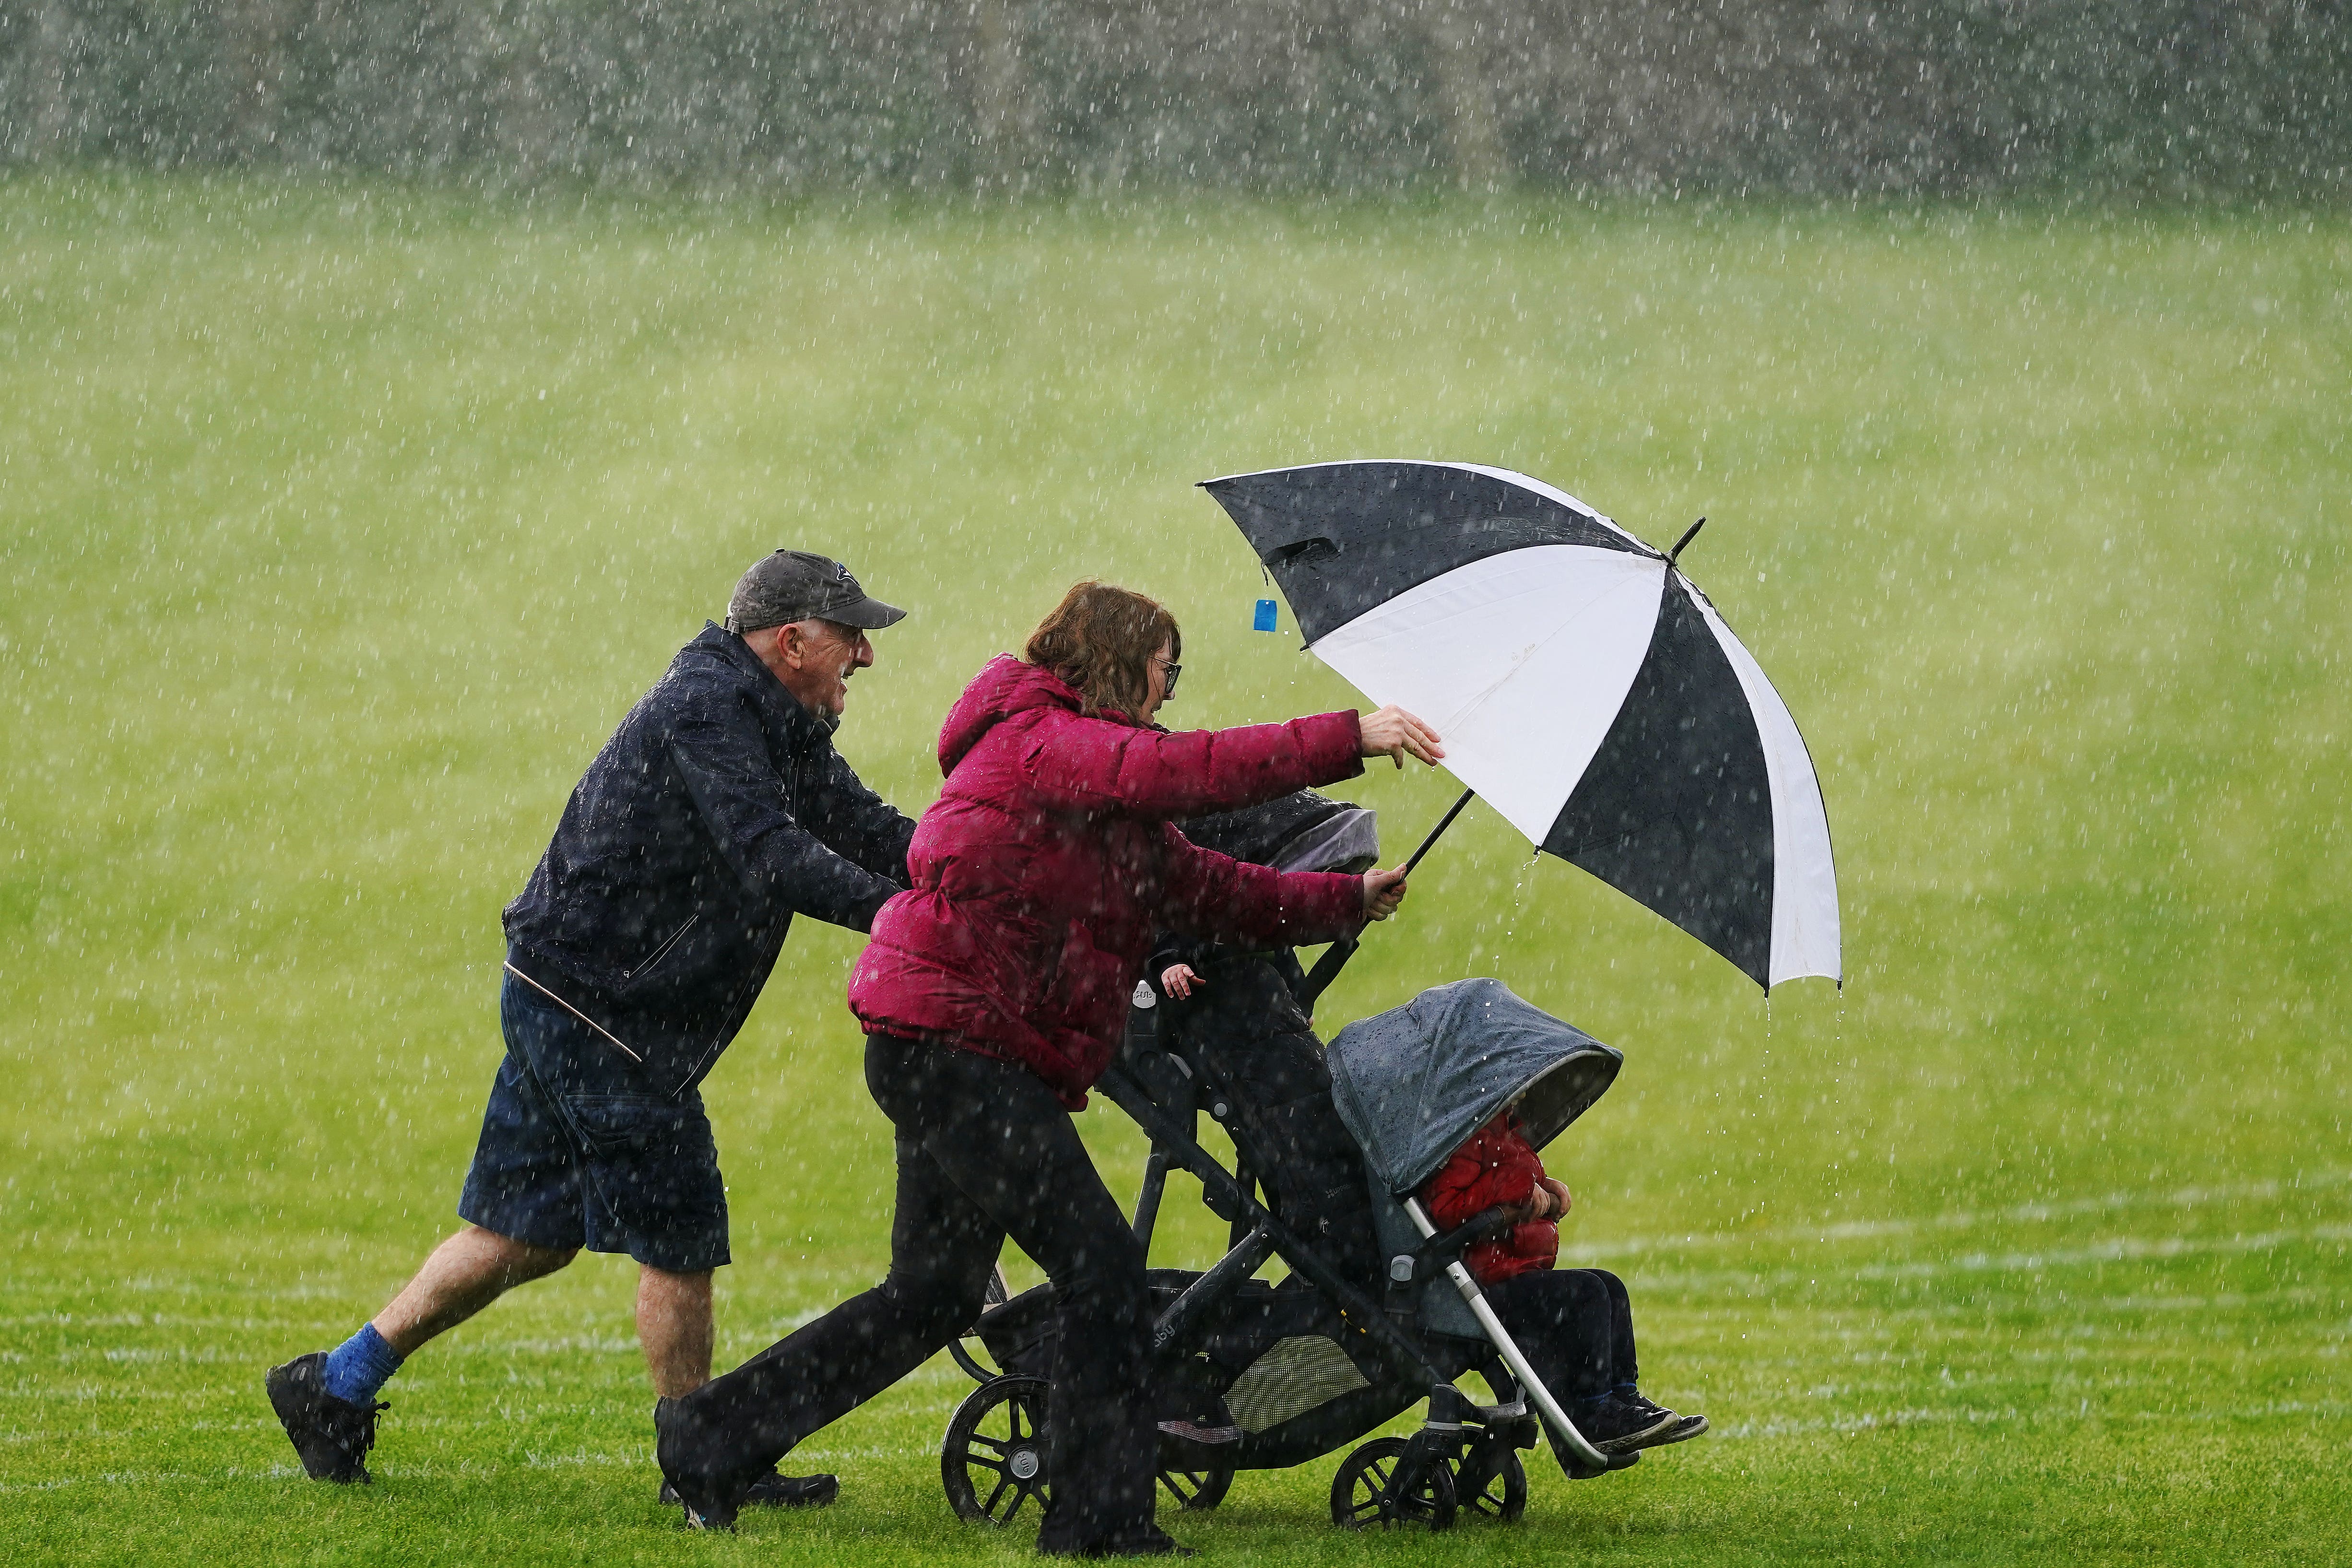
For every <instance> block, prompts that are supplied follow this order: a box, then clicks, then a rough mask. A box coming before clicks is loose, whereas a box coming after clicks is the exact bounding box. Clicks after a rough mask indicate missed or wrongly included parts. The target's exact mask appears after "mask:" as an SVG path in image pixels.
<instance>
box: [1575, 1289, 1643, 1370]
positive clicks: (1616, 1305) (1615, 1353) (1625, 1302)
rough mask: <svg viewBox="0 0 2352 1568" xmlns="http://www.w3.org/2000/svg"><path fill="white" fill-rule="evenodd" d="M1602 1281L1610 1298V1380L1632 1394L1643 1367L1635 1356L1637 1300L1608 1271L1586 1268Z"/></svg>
mask: <svg viewBox="0 0 2352 1568" xmlns="http://www.w3.org/2000/svg"><path fill="white" fill-rule="evenodd" d="M1581 1272H1583V1273H1587V1274H1590V1275H1591V1276H1592V1277H1593V1278H1594V1279H1595V1280H1598V1281H1600V1282H1601V1290H1602V1291H1606V1292H1607V1293H1608V1296H1609V1381H1610V1384H1611V1385H1612V1387H1614V1388H1616V1389H1617V1390H1619V1391H1620V1392H1621V1393H1628V1394H1630V1393H1632V1392H1633V1385H1635V1384H1637V1383H1639V1382H1641V1380H1642V1374H1641V1368H1640V1366H1639V1365H1638V1364H1637V1363H1636V1362H1635V1360H1634V1356H1633V1298H1632V1297H1630V1296H1628V1295H1627V1294H1626V1293H1625V1281H1622V1280H1621V1279H1619V1278H1618V1277H1617V1276H1616V1275H1614V1274H1612V1273H1611V1272H1610V1271H1609V1270H1606V1269H1586V1270H1581Z"/></svg>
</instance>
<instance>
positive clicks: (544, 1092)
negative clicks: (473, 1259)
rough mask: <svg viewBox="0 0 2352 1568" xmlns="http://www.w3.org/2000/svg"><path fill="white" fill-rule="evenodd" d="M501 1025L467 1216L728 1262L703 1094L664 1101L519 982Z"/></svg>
mask: <svg viewBox="0 0 2352 1568" xmlns="http://www.w3.org/2000/svg"><path fill="white" fill-rule="evenodd" d="M554 983H556V984H558V985H560V984H561V982H560V981H558V982H554ZM499 1022H500V1024H502V1025H503V1026H504V1028H505V1030H506V1040H507V1055H506V1060H505V1061H501V1062H499V1076H498V1080H497V1082H494V1083H493V1084H492V1085H491V1086H490V1103H489V1106H488V1109H487V1110H485V1111H484V1112H483V1113H482V1141H481V1143H480V1144H479V1145H477V1146H476V1148H475V1150H474V1165H473V1168H472V1169H471V1170H469V1171H467V1173H466V1190H465V1192H464V1193H463V1194H462V1195H460V1196H459V1197H458V1199H457V1213H458V1216H459V1217H460V1218H464V1219H466V1220H467V1221H469V1222H470V1223H472V1224H475V1225H478V1226H480V1227H481V1228H483V1229H485V1230H492V1231H496V1232H497V1233H498V1234H499V1235H500V1236H506V1237H511V1238H512V1239H515V1240H517V1241H528V1242H530V1244H531V1245H533V1246H535V1247H549V1248H572V1247H585V1248H586V1249H588V1250H589V1251H591V1252H625V1253H627V1254H628V1255H629V1256H630V1257H632V1258H634V1259H635V1260H637V1261H638V1262H640V1263H645V1264H649V1265H650V1266H652V1267H654V1268H656V1269H661V1270H667V1271H668V1272H670V1273H673V1274H698V1273H701V1272H702V1271H703V1270H709V1269H716V1268H718V1267H719V1266H720V1265H721V1264H723V1263H725V1262H727V1261H728V1260H729V1259H728V1253H727V1184H726V1182H725V1181H724V1180H723V1179H722V1178H721V1177H720V1176H719V1146H718V1145H717V1144H716V1143H714V1142H713V1141H712V1140H711V1136H710V1118H709V1116H708V1115H706V1114H705V1113H704V1112H703V1109H702V1096H701V1094H700V1093H699V1092H697V1091H695V1090H692V1089H689V1090H687V1091H686V1092H684V1093H682V1094H679V1095H677V1096H674V1097H673V1096H670V1095H666V1094H659V1093H656V1092H653V1090H652V1088H651V1086H650V1085H648V1084H646V1082H644V1081H643V1080H642V1079H641V1078H640V1077H639V1076H638V1073H637V1068H636V1064H635V1063H634V1062H632V1061H630V1060H629V1059H628V1058H627V1057H626V1056H624V1055H623V1054H621V1052H620V1051H619V1050H618V1049H617V1048H616V1047H614V1045H613V1043H612V1042H611V1041H609V1040H605V1039H604V1038H603V1037H602V1036H600V1035H598V1034H597V1033H596V1032H595V1031H594V1030H591V1029H589V1028H588V1027H587V1026H586V1025H585V1024H583V1023H582V1022H581V1021H580V1020H579V1019H575V1018H573V1017H572V1015H571V1014H570V1013H567V1012H565V1011H564V1010H563V1009H562V1008H560V1007H558V1006H557V1005H556V1004H555V1003H553V1002H551V1001H550V1000H549V999H548V998H545V997H543V996H541V995H540V994H539V993H538V992H537V991H535V990H532V989H531V988H530V987H529V986H526V985H524V984H523V983H522V982H521V981H520V980H518V979H516V978H515V977H513V976H512V975H509V976H507V977H506V987H505V988H504V990H503V991H501V992H500V994H499Z"/></svg>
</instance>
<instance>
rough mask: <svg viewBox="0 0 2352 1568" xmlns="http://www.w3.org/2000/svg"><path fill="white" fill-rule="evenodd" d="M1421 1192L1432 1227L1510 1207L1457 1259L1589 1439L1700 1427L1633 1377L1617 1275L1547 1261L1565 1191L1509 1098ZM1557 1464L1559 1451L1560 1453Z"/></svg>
mask: <svg viewBox="0 0 2352 1568" xmlns="http://www.w3.org/2000/svg"><path fill="white" fill-rule="evenodd" d="M1421 1201H1422V1206H1423V1207H1424V1208H1426V1209H1427V1210H1428V1211H1429V1217H1430V1218H1431V1219H1432V1220H1433V1221H1434V1222H1435V1223H1436V1224H1437V1226H1438V1228H1440V1229H1443V1230H1451V1229H1453V1228H1454V1227H1456V1226H1460V1225H1466V1224H1468V1223H1469V1222H1470V1221H1471V1220H1472V1219H1474V1218H1476V1217H1477V1216H1478V1215H1480V1214H1482V1213H1485V1212H1486V1211H1487V1210H1488V1209H1491V1208H1494V1207H1496V1206H1498V1205H1499V1206H1503V1207H1508V1208H1509V1209H1510V1210H1511V1211H1512V1213H1513V1214H1514V1215H1515V1216H1517V1220H1516V1223H1514V1224H1513V1225H1512V1226H1511V1228H1509V1229H1508V1230H1506V1231H1504V1232H1503V1233H1502V1234H1501V1235H1499V1236H1496V1238H1495V1239H1492V1240H1489V1241H1482V1242H1480V1243H1479V1244H1478V1245H1476V1246H1475V1247H1472V1248H1468V1249H1465V1251H1464V1252H1463V1255H1462V1262H1463V1265H1464V1266H1465V1268H1467V1269H1468V1270H1470V1275H1471V1277H1472V1278H1473V1279H1475V1280H1476V1281H1478V1283H1479V1284H1481V1285H1483V1286H1485V1287H1486V1299H1487V1301H1490V1302H1492V1303H1493V1304H1494V1308H1495V1315H1496V1316H1497V1317H1499V1318H1501V1319H1502V1320H1503V1326H1504V1327H1505V1328H1507V1329H1508V1330H1509V1331H1510V1333H1511V1337H1512V1338H1513V1339H1515V1340H1517V1342H1518V1344H1519V1348H1520V1349H1521V1350H1522V1351H1523V1352H1524V1353H1525V1354H1526V1355H1527V1358H1528V1361H1529V1362H1530V1363H1531V1364H1533V1365H1534V1367H1535V1369H1536V1371H1537V1373H1538V1375H1540V1376H1541V1377H1542V1378H1543V1380H1544V1383H1545V1385H1546V1386H1548V1387H1549V1388H1550V1389H1551V1391H1552V1392H1553V1393H1554V1394H1556V1395H1558V1396H1559V1397H1560V1399H1561V1401H1562V1402H1563V1403H1564V1404H1565V1405H1566V1406H1567V1408H1568V1412H1569V1414H1570V1416H1571V1417H1573V1418H1574V1420H1575V1422H1576V1426H1577V1429H1578V1430H1579V1431H1580V1432H1582V1433H1583V1434H1584V1435H1585V1437H1588V1438H1590V1439H1591V1442H1592V1444H1593V1446H1594V1447H1595V1448H1599V1449H1600V1450H1601V1452H1602V1453H1604V1454H1630V1453H1633V1452H1634V1451H1636V1450H1638V1449H1642V1448H1659V1447H1662V1446H1663V1445H1664V1444H1667V1443H1679V1442H1683V1441H1685V1439H1687V1438H1691V1437H1697V1436H1698V1435H1699V1434H1700V1433H1702V1432H1704V1431H1706V1416H1680V1415H1677V1414H1675V1412H1674V1411H1672V1410H1669V1409H1667V1408H1665V1407H1664V1406H1661V1405H1657V1404H1654V1403H1653V1402H1652V1401H1651V1400H1650V1399H1648V1398H1647V1397H1646V1396H1643V1393H1642V1391H1641V1388H1640V1387H1639V1386H1638V1385H1637V1381H1636V1380H1637V1378H1638V1377H1639V1375H1640V1374H1639V1368H1638V1366H1637V1364H1636V1362H1635V1358H1634V1352H1633V1302H1632V1301H1631V1299H1630V1298H1629V1297H1628V1296H1627V1295H1626V1293H1625V1282H1624V1281H1622V1280H1620V1279H1619V1278H1617V1276H1616V1275H1614V1274H1612V1273H1611V1272H1609V1271H1608V1270H1606V1269H1556V1268H1554V1267H1553V1265H1554V1263H1555V1262H1556V1261H1557V1260H1558V1259H1559V1219H1560V1217H1561V1216H1563V1215H1565V1214H1566V1213H1567V1212H1568V1211H1569V1209H1570V1207H1571V1206H1572V1205H1573V1204H1574V1202H1575V1199H1574V1198H1573V1197H1571V1196H1570V1193H1569V1190H1568V1188H1567V1187H1566V1186H1563V1185H1562V1184H1560V1183H1559V1182H1558V1181H1556V1180H1554V1179H1553V1178H1552V1177H1550V1176H1546V1175H1545V1174H1544V1168H1543V1161H1542V1159H1541V1158H1540V1157H1538V1155H1537V1154H1536V1151H1535V1149H1534V1147H1533V1146H1532V1145H1529V1144H1528V1140H1527V1135H1526V1133H1525V1131H1524V1130H1523V1129H1522V1127H1521V1125H1520V1124H1519V1119H1518V1106H1517V1103H1513V1104H1511V1105H1510V1106H1509V1107H1507V1109H1505V1110H1504V1112H1503V1113H1502V1114H1500V1115H1498V1116H1496V1118H1495V1119H1494V1120H1493V1121H1491V1122H1489V1123H1487V1124H1486V1125H1485V1126H1483V1127H1481V1128H1479V1129H1478V1130H1477V1131H1476V1132H1475V1133H1473V1134H1471V1135H1470V1137H1469V1139H1468V1141H1466V1142H1465V1143H1464V1144H1463V1145H1462V1146H1461V1147H1460V1148H1457V1149H1455V1150H1454V1154H1453V1155H1452V1157H1451V1158H1449V1159H1448V1160H1447V1161H1446V1162H1445V1164H1444V1166H1442V1167H1440V1168H1439V1170H1438V1172H1437V1174H1436V1175H1435V1176H1431V1177H1430V1178H1429V1180H1428V1181H1427V1182H1425V1183H1423V1186H1422V1188H1421ZM1554 1440H1555V1441H1557V1438H1555V1439H1554ZM1568 1462H1569V1460H1568V1457H1567V1456H1566V1455H1562V1456H1561V1463H1563V1464H1566V1463H1568Z"/></svg>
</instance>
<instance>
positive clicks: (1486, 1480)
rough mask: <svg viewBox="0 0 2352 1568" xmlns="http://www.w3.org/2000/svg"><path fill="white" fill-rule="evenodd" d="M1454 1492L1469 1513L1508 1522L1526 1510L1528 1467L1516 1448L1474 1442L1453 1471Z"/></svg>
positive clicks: (1492, 1443)
mask: <svg viewBox="0 0 2352 1568" xmlns="http://www.w3.org/2000/svg"><path fill="white" fill-rule="evenodd" d="M1454 1498H1455V1500H1457V1501H1458V1502H1459V1503H1460V1504H1461V1506H1462V1507H1464V1508H1466V1509H1468V1510H1469V1511H1471V1512H1473V1513H1476V1514H1484V1515H1485V1516H1486V1518H1488V1519H1499V1520H1501V1521H1503V1522H1504V1523H1506V1524H1509V1523H1512V1522H1513V1521H1516V1520H1517V1518H1518V1517H1519V1516H1520V1515H1521V1514H1523V1513H1525V1512H1527V1511H1528V1467H1527V1466H1526V1465H1524V1464H1522V1463H1520V1462H1519V1456H1518V1453H1517V1450H1516V1449H1513V1448H1507V1447H1506V1446H1504V1445H1503V1444H1501V1443H1496V1442H1487V1443H1481V1444H1478V1445H1476V1446H1475V1447H1473V1448H1471V1450H1470V1452H1469V1453H1468V1454H1467V1455H1466V1456H1465V1457H1464V1458H1463V1460H1462V1463H1461V1466H1460V1468H1459V1469H1456V1470H1455V1471H1454Z"/></svg>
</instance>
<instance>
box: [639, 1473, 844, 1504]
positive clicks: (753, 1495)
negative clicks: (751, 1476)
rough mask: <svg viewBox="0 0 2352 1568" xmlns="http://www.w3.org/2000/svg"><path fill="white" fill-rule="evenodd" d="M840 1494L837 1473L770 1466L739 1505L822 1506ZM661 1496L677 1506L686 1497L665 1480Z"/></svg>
mask: <svg viewBox="0 0 2352 1568" xmlns="http://www.w3.org/2000/svg"><path fill="white" fill-rule="evenodd" d="M840 1495H841V1481H840V1479H839V1478H837V1477H835V1476H780V1475H778V1474H777V1473H776V1472H775V1471H773V1470H770V1471H769V1472H768V1473H767V1474H766V1475H764V1476H761V1478H760V1479H758V1480H756V1481H753V1482H752V1483H751V1490H750V1491H748V1492H745V1493H744V1494H743V1500H742V1501H741V1502H740V1503H739V1504H738V1505H737V1506H738V1507H740V1508H823V1507H824V1506H825V1505H826V1504H827V1503H829V1502H831V1501H833V1500H835V1498H837V1497H839V1496H840ZM661 1500H662V1501H663V1502H664V1503H666V1504H667V1505H668V1506H669V1507H671V1508H677V1507H678V1506H679V1505H680V1504H682V1503H683V1502H684V1501H685V1499H684V1498H681V1497H679V1496H678V1495H677V1488H676V1487H674V1486H672V1485H670V1484H669V1482H668V1481H667V1480H665V1481H663V1482H662V1490H661Z"/></svg>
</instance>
